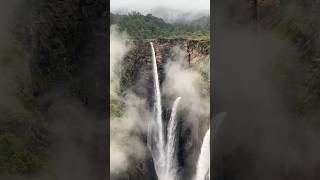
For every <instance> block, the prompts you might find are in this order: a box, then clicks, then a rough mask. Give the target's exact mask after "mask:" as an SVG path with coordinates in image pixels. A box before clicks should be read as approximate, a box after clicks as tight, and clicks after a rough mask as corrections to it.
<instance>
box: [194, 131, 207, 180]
mask: <svg viewBox="0 0 320 180" xmlns="http://www.w3.org/2000/svg"><path fill="white" fill-rule="evenodd" d="M206 179H210V129H208V131H207V132H206V135H205V136H204V139H203V142H202V146H201V151H200V155H199V158H198V164H197V174H196V178H195V180H206Z"/></svg>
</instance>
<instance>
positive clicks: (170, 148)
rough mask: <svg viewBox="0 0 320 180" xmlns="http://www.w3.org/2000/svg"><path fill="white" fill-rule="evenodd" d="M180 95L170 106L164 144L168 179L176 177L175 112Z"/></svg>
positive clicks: (172, 179) (171, 179)
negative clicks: (165, 142)
mask: <svg viewBox="0 0 320 180" xmlns="http://www.w3.org/2000/svg"><path fill="white" fill-rule="evenodd" d="M180 99H181V97H178V98H177V99H176V100H175V101H174V103H173V106H172V111H171V117H170V120H169V126H168V130H167V132H168V136H167V144H166V177H167V179H168V180H174V179H176V172H177V168H176V139H177V138H176V129H177V121H176V114H177V108H178V105H179V102H180Z"/></svg>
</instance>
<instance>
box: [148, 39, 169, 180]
mask: <svg viewBox="0 0 320 180" xmlns="http://www.w3.org/2000/svg"><path fill="white" fill-rule="evenodd" d="M150 45H151V53H152V69H153V80H154V94H155V104H154V111H155V119H156V124H155V125H156V127H153V128H152V130H154V131H156V132H153V133H152V136H156V138H153V140H154V141H155V143H156V151H157V152H154V153H153V160H154V163H155V169H156V173H157V175H158V178H159V179H161V177H162V176H163V175H164V172H163V169H164V166H165V147H164V135H163V133H164V132H163V122H162V107H161V92H160V83H159V75H158V68H157V62H156V55H155V51H154V47H153V43H152V42H150ZM149 139H150V138H149ZM151 151H154V150H153V149H151Z"/></svg>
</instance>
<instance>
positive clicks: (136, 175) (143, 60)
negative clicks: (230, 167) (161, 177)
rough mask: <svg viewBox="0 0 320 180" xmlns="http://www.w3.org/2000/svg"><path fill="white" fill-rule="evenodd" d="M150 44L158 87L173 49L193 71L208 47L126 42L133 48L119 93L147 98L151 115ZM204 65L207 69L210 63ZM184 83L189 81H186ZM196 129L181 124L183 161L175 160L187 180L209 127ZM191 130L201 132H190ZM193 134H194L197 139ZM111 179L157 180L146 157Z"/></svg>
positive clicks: (166, 112)
mask: <svg viewBox="0 0 320 180" xmlns="http://www.w3.org/2000/svg"><path fill="white" fill-rule="evenodd" d="M150 42H153V45H154V48H155V54H156V58H157V65H158V71H159V79H160V84H161V83H162V82H163V81H164V78H165V72H164V68H165V65H166V63H167V62H168V61H169V60H175V56H176V54H175V52H174V51H173V49H174V48H177V47H179V48H180V49H181V50H182V53H181V54H182V56H184V58H183V60H184V61H185V64H186V65H187V67H186V68H194V67H197V66H198V65H199V64H201V63H204V62H208V61H209V55H210V44H209V42H206V41H197V40H182V39H147V40H139V41H130V42H128V43H129V44H131V46H132V48H131V51H130V52H129V53H128V54H127V56H126V57H125V58H124V60H123V64H122V71H121V83H120V89H121V91H122V94H126V92H127V91H128V90H131V91H133V92H135V93H136V94H137V95H138V96H141V97H147V100H148V102H149V108H150V111H152V108H153V93H154V85H153V76H152V73H153V72H152V61H151V58H152V57H151V46H150ZM207 64H208V65H209V63H207ZM173 76H174V74H173ZM185 80H186V81H188V79H185ZM208 84H209V83H208ZM167 101H168V100H167V99H166V97H162V102H163V116H164V119H168V118H169V115H170V110H169V109H170V107H171V103H172V102H171V101H170V102H167ZM182 114H183V113H182ZM179 118H182V120H183V118H184V117H183V115H181V116H180V117H179ZM206 122H207V121H206ZM207 123H208V122H207ZM198 126H199V128H191V127H189V126H187V125H184V124H182V123H181V125H180V128H179V139H180V143H179V149H180V151H179V152H178V153H179V154H180V156H181V157H185V158H179V160H178V161H179V167H180V170H179V175H180V176H181V177H183V178H184V179H189V178H191V177H192V176H193V174H194V170H195V168H196V167H195V164H196V161H197V156H198V153H199V152H198V151H199V150H198V149H199V146H201V142H199V139H201V137H203V135H204V133H205V132H204V131H202V129H206V128H202V127H204V126H208V124H203V123H202V124H201V123H200V124H198ZM194 129H200V130H197V131H196V132H193V131H194ZM192 134H196V136H194V135H192ZM141 139H142V141H143V142H144V143H145V147H147V144H146V143H147V142H146V137H145V135H143V134H142V135H141ZM199 143H200V144H199ZM113 178H115V179H121V178H123V179H156V174H155V171H154V168H153V162H152V158H151V156H148V157H146V158H145V159H144V160H140V161H136V163H135V165H134V166H132V167H130V168H129V170H128V171H127V173H124V174H121V177H113Z"/></svg>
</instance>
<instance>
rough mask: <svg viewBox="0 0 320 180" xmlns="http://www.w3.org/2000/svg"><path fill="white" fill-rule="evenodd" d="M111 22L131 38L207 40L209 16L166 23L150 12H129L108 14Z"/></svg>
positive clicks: (208, 35) (208, 36)
mask: <svg viewBox="0 0 320 180" xmlns="http://www.w3.org/2000/svg"><path fill="white" fill-rule="evenodd" d="M110 22H111V24H117V25H118V26H119V29H120V30H121V31H125V32H127V33H128V34H129V36H130V37H131V38H136V39H153V38H169V39H196V40H205V41H209V38H210V17H209V16H203V17H200V18H197V19H195V20H192V21H191V22H188V23H186V22H175V23H167V22H165V21H164V20H163V19H161V18H158V17H155V16H153V15H152V14H147V15H143V14H141V13H139V12H135V11H133V12H130V13H128V14H127V15H119V14H113V13H111V14H110Z"/></svg>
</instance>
